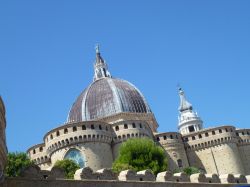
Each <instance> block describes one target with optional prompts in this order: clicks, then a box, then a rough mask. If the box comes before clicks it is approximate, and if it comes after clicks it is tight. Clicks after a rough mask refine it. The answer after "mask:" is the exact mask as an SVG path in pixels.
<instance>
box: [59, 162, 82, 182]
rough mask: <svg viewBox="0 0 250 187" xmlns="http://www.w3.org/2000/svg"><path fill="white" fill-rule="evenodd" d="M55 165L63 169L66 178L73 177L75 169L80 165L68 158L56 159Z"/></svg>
mask: <svg viewBox="0 0 250 187" xmlns="http://www.w3.org/2000/svg"><path fill="white" fill-rule="evenodd" d="M55 166H56V167H59V168H62V169H63V170H64V171H65V175H66V178H67V179H74V174H75V172H76V170H78V169H80V166H79V165H78V164H77V163H76V162H74V161H73V160H70V159H64V160H58V161H56V163H55Z"/></svg>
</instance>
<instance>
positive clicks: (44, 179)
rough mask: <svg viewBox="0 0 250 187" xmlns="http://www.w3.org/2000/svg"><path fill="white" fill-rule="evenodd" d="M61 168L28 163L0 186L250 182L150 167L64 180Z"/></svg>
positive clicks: (214, 186) (82, 172)
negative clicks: (18, 173) (154, 170)
mask: <svg viewBox="0 0 250 187" xmlns="http://www.w3.org/2000/svg"><path fill="white" fill-rule="evenodd" d="M64 178H65V173H64V171H63V170H61V169H59V168H57V167H53V168H52V170H51V171H44V170H40V168H39V167H38V166H35V165H34V166H29V167H28V168H25V169H24V170H22V172H21V174H20V177H18V178H7V180H5V183H4V185H2V186H3V187H33V186H36V187H40V186H47V187H50V186H51V187H52V186H53V187H57V186H58V187H64V186H65V187H66V186H67V187H68V186H74V187H78V186H79V187H80V186H81V187H84V186H86V187H87V186H88V187H92V186H93V187H99V186H100V187H105V186H113V187H116V186H117V187H123V186H126V187H130V186H131V187H137V186H138V187H142V186H143V187H163V186H169V187H179V186H183V187H191V186H197V187H205V186H208V187H209V186H210V187H226V186H243V185H244V186H246V184H247V183H250V176H244V175H232V174H223V175H219V176H218V175H216V174H207V175H205V174H199V173H198V174H193V175H191V176H188V175H186V174H185V173H175V174H172V173H171V172H169V171H165V172H161V173H158V175H157V176H155V175H154V174H153V173H152V172H151V171H150V170H144V171H139V172H135V171H132V170H125V171H121V172H120V173H119V174H115V173H113V172H112V170H110V169H105V168H104V169H101V170H98V171H96V172H94V171H93V170H92V169H90V168H88V167H86V168H83V169H79V170H77V171H76V172H75V175H74V178H75V180H65V179H64Z"/></svg>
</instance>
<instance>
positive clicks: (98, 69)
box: [94, 45, 111, 81]
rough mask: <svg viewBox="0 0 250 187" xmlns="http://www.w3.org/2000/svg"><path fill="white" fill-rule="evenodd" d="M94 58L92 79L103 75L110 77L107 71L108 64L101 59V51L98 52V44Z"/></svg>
mask: <svg viewBox="0 0 250 187" xmlns="http://www.w3.org/2000/svg"><path fill="white" fill-rule="evenodd" d="M95 50H96V59H95V64H94V70H95V75H94V81H96V80H98V79H101V78H104V77H110V78H111V74H110V73H109V71H108V65H107V64H106V62H105V61H104V60H103V58H102V56H101V53H100V46H99V45H96V48H95Z"/></svg>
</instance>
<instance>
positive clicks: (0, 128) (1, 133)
mask: <svg viewBox="0 0 250 187" xmlns="http://www.w3.org/2000/svg"><path fill="white" fill-rule="evenodd" d="M5 128H6V119H5V107H4V103H3V100H2V98H1V96H0V182H1V180H2V178H3V170H4V167H5V165H6V162H7V147H6V136H5Z"/></svg>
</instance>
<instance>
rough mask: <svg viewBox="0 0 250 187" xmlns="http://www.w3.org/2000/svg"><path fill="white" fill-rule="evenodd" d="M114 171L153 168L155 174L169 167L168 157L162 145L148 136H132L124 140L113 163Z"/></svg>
mask: <svg viewBox="0 0 250 187" xmlns="http://www.w3.org/2000/svg"><path fill="white" fill-rule="evenodd" d="M112 169H113V171H114V172H117V173H118V172H120V171H122V170H126V169H133V170H135V171H141V170H145V169H151V170H152V171H153V173H154V174H157V173H159V172H161V171H166V169H167V158H166V155H165V151H164V149H163V148H162V147H160V146H158V145H156V144H155V143H154V142H153V141H152V140H150V139H148V138H132V139H129V140H127V141H126V142H124V143H123V144H122V145H121V147H120V149H119V156H118V158H117V159H116V160H115V162H114V163H113V167H112Z"/></svg>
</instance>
